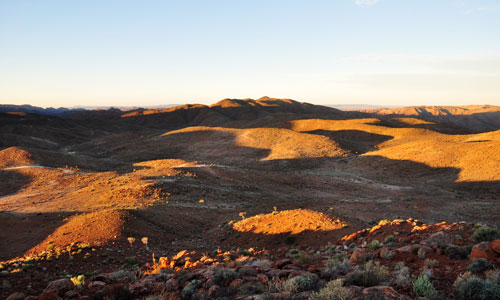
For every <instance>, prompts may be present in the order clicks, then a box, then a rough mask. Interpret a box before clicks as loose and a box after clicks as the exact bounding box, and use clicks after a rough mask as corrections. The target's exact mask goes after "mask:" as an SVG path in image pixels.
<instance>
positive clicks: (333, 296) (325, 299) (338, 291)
mask: <svg viewBox="0 0 500 300" xmlns="http://www.w3.org/2000/svg"><path fill="white" fill-rule="evenodd" d="M353 298H354V293H353V292H352V291H351V290H350V289H348V288H345V287H343V286H342V279H337V280H332V281H330V282H328V284H327V285H326V287H325V288H323V289H321V290H319V291H318V292H313V293H311V295H309V300H351V299H353Z"/></svg>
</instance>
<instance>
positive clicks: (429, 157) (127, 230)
mask: <svg viewBox="0 0 500 300" xmlns="http://www.w3.org/2000/svg"><path fill="white" fill-rule="evenodd" d="M443 109H444V108H432V107H430V108H413V110H411V109H393V110H391V111H389V110H373V111H340V110H336V109H333V108H328V107H324V106H317V105H312V104H307V103H300V102H296V101H293V100H288V99H274V98H268V97H263V98H261V99H258V100H252V99H243V100H236V99H224V100H222V101H220V102H218V103H216V104H214V105H211V106H205V105H183V106H176V107H170V108H160V109H134V110H131V111H126V112H123V111H120V110H117V109H110V110H75V111H71V110H64V111H63V112H61V114H58V115H43V114H35V113H31V112H25V111H10V112H3V113H0V229H1V230H0V272H1V274H0V275H1V277H0V298H1V299H5V298H7V297H8V296H9V295H11V294H12V293H14V292H22V293H23V294H24V296H29V295H30V296H36V297H35V298H32V299H38V295H40V294H42V296H43V297H45V298H43V297H42V296H40V299H42V298H43V299H58V298H57V297H61V298H65V299H81V298H85V297H87V299H136V298H139V299H142V298H144V299H145V298H146V297H153V296H157V297H163V299H181V298H182V299H293V297H298V298H297V299H307V298H308V297H310V296H311V291H313V290H319V289H320V287H321V284H320V283H318V284H317V285H316V287H315V288H309V289H303V290H300V289H296V290H293V289H292V290H289V289H287V288H286V286H285V288H284V290H283V289H281V290H280V289H279V288H277V289H276V291H271V289H267V288H266V287H265V286H270V285H271V284H270V282H271V281H272V280H273V276H274V275H270V274H271V273H272V272H274V271H276V270H278V271H280V272H282V273H279V272H278V273H279V274H278V273H276V274H277V275H276V274H275V275H276V276H277V278H278V279H280V278H281V279H283V280H285V279H292V278H294V276H306V275H304V274H305V273H304V274H303V272H308V273H307V274H316V275H314V276H318V277H319V278H320V280H321V282H323V284H326V282H328V280H329V279H336V278H339V277H342V276H347V278H348V279H349V278H351V277H352V276H351V277H349V276H348V275H346V274H349V272H348V270H347V271H346V272H344V273H345V274H344V273H343V272H341V271H338V270H337V271H338V272H337V271H335V272H337V273H338V274H337V273H335V272H334V273H335V274H330V273H328V274H329V275H328V274H327V275H325V269H324V268H325V263H326V261H332V259H340V258H342V259H343V258H346V259H348V260H349V257H350V263H351V265H352V266H351V267H354V266H357V265H362V263H364V262H365V261H366V257H367V256H366V255H373V256H374V257H375V256H376V257H377V259H376V260H378V261H379V262H381V263H382V264H385V265H386V266H387V267H388V268H390V270H391V272H392V273H391V275H390V276H392V277H394V276H396V275H394V274H395V273H394V272H399V271H398V270H400V269H401V266H399V267H398V268H400V269H395V268H396V263H397V262H400V261H404V262H406V264H407V269H408V273H409V274H408V278H409V281H408V282H403V281H401V282H400V284H396V283H394V282H395V281H390V282H389V283H387V282H386V283H385V284H374V285H373V286H386V287H388V286H392V288H391V289H392V290H387V289H386V290H383V289H379V290H373V291H372V290H368V291H367V290H366V289H367V288H369V286H371V285H364V287H365V288H364V289H361V288H359V286H363V285H360V284H357V283H356V282H357V281H356V280H354V279H353V280H354V281H352V282H351V283H352V284H351V286H354V287H352V288H349V289H348V288H344V289H346V290H348V291H350V292H352V293H353V295H354V296H353V297H357V298H358V299H385V298H375V297H376V296H373V295H378V294H380V295H382V296H380V297H387V298H388V299H401V298H402V297H403V298H404V297H408V298H409V299H413V298H415V297H417V296H422V295H418V292H416V291H415V289H414V288H412V282H414V281H415V280H416V279H417V278H419V274H421V272H423V271H422V268H424V267H425V266H427V265H428V264H431V263H430V261H431V260H434V262H432V264H434V265H433V266H427V267H428V269H432V268H433V267H434V269H435V270H436V271H435V272H434V274H433V275H432V276H429V277H430V278H431V279H432V280H433V282H434V286H435V288H436V289H437V292H438V293H439V295H440V296H439V297H442V298H439V299H447V298H449V299H459V298H460V297H462V296H463V293H462V294H460V295H458V296H457V294H456V292H455V290H454V289H453V283H454V282H455V280H456V279H457V276H458V275H460V274H462V273H463V272H465V271H466V268H467V267H468V265H469V264H470V263H471V261H472V258H478V257H483V256H475V255H472V256H471V257H470V258H469V256H470V253H471V251H472V253H474V250H471V248H472V247H474V246H476V245H477V244H479V242H486V243H488V242H489V241H490V240H491V239H493V240H494V241H496V239H497V238H498V236H495V235H494V236H493V237H492V238H490V239H489V240H479V239H477V238H476V237H475V236H474V232H475V230H477V229H478V228H492V230H494V228H498V227H499V226H500V123H499V120H500V108H499V107H493V106H481V107H479V106H478V107H455V108H450V107H448V108H446V113H445V114H444V113H443ZM424 110H425V112H423V111H424ZM466 111H467V112H466ZM383 220H389V221H383ZM394 220H396V221H394ZM397 220H399V221H397ZM381 221H382V222H381ZM441 222H446V223H441ZM377 224H379V225H380V226H378V225H377ZM425 224H434V225H425ZM375 225H377V226H378V227H377V226H376V227H374V228H375V229H373V232H375V233H374V234H373V235H372V232H371V231H369V230H368V231H361V232H358V231H360V230H363V229H364V228H370V227H372V226H375ZM417 227H418V229H415V228H417ZM395 232H397V234H395ZM389 236H392V240H391V241H385V242H384V240H386V239H387V238H388V237H389ZM436 236H437V237H436ZM457 236H460V238H457ZM473 236H474V237H473ZM375 239H376V240H377V242H380V243H382V245H381V246H380V247H378V246H373V245H372V244H371V243H372V242H373V240H375ZM424 241H426V243H424ZM443 241H445V242H443ZM367 243H368V245H367ZM391 243H393V244H396V245H395V246H394V245H393V246H389V244H391ZM443 243H444V246H443ZM420 244H425V246H419V245H420ZM370 245H372V246H373V247H372V246H370ZM449 245H453V247H457V248H460V247H462V248H460V249H467V251H468V252H467V253H466V254H464V255H462V254H460V255H458V254H457V256H456V257H455V256H453V255H451V256H450V255H448V254H449V251H451V250H447V249H449V248H450V247H451V246H449ZM495 245H496V244H495V243H493V246H489V245H486V246H487V247H490V248H491V247H493V248H494V247H498V246H495ZM404 246H406V247H410V248H411V247H413V248H412V249H411V250H409V251H406V252H405V251H403V250H401V251H395V250H391V249H392V248H391V247H393V248H394V249H396V248H397V249H400V248H402V247H404ZM486 246H484V247H486ZM424 247H425V248H424ZM453 247H451V248H453ZM467 247H469V248H467ZM490 248H488V249H487V250H485V253H486V252H487V253H488V255H486V258H487V259H488V260H489V263H490V267H488V268H490V269H491V268H495V267H496V268H498V266H499V262H500V256H499V254H498V253H500V252H497V254H495V251H496V250H491V249H490ZM380 249H388V250H387V251H386V250H384V251H380ZM420 249H424V250H420ZM495 249H496V248H495ZM183 250H187V252H186V253H187V254H186V253H181V254H179V255H178V257H173V256H175V255H176V254H177V253H178V252H180V251H183ZM413 250H415V251H413ZM192 251H195V252H196V254H194V253H191V254H190V255H189V256H188V257H190V258H189V259H186V256H187V255H188V254H189V253H190V252H192ZM226 251H228V252H226ZM293 251H295V252H293ZM390 251H392V252H394V255H392V254H390V255H388V254H387V255H386V254H384V253H386V252H387V253H392V252H390ZM446 251H448V252H446ZM492 251H493V252H492ZM381 252H384V253H382V254H381ZM476 252H477V251H476ZM360 253H362V254H363V255H364V256H363V259H360V258H359V257H357V256H360ZM422 253H423V254H422ZM446 253H448V254H446ZM153 254H154V257H153ZM202 254H204V255H203V257H202ZM445 254H446V255H445ZM197 255H198V256H199V257H198V256H197ZM422 255H423V257H424V258H422V257H421V256H422ZM426 255H427V256H426ZM495 255H496V256H495ZM160 257H162V259H159V258H160ZM167 257H169V258H170V259H167ZM200 257H201V258H200ZM209 257H210V258H209ZM242 257H244V259H242ZM389 257H391V258H389ZM257 258H258V259H257ZM378 258H380V259H378ZM238 259H240V260H238ZM245 260H250V263H249V264H251V261H260V262H262V261H265V262H266V263H265V264H264V265H265V266H262V265H259V266H257V265H251V266H252V268H253V267H255V270H253V271H252V270H246V271H241V265H240V263H243V262H245ZM179 261H181V263H178V262H179ZM193 261H197V262H202V264H201V263H200V264H198V265H197V264H196V263H193ZM217 262H220V264H219V267H218V268H220V267H221V266H224V268H232V269H231V270H233V269H234V270H237V271H238V272H239V275H238V276H239V277H238V276H236V275H234V276H233V277H234V278H231V280H229V279H227V282H226V281H224V280H225V279H224V280H222V282H219V283H217V284H209V283H207V282H208V281H209V280H211V279H206V278H209V276H208V275H206V274H205V273H203V274H204V275H203V276H205V277H203V276H201V275H200V274H201V273H200V272H198V273H196V272H195V271H192V272H191V271H187V270H196V268H197V266H198V268H200V265H201V266H205V267H206V266H210V265H216V263H217ZM280 262H281V265H280ZM436 262H437V263H438V264H439V267H438V265H436ZM146 263H148V264H149V265H148V266H145V264H146ZM181 265H182V266H181ZM287 265H288V266H292V267H286V266H287ZM246 267H247V269H248V268H250V267H249V266H248V265H246ZM337 267H338V266H337ZM365 267H366V266H365ZM369 267H370V266H368V267H366V268H369ZM259 268H261V269H259ZM266 268H267V269H266ZM332 268H333V267H332ZM250 269H251V268H250ZM162 270H170V271H169V272H164V271H162ZM199 270H205V269H199ZM262 270H265V272H264V271H262ZM361 270H362V267H361ZM394 270H395V271H394ZM120 271H121V272H129V273H128V275H126V276H123V278H122V277H120V278H121V279H123V280H121V281H120V280H115V279H116V278H115V279H110V278H111V277H110V276H111V275H109V274H115V277H116V276H117V275H116V272H120ZM212 271H213V270H212ZM283 271H287V272H284V273H283ZM288 271H290V272H288ZM292 271H293V272H295V273H293V272H292ZM351 271H352V270H351ZM358 271H359V270H358ZM113 272H114V273H113ZM180 272H181V273H182V272H184V273H182V274H186V272H187V273H189V272H191V273H189V274H190V276H191V275H192V277H189V276H188V277H189V278H188V279H185V278H184V279H182V280H181V279H180V277H179V276H180V275H179V274H180ZM245 272H249V273H248V274H243V273H245ZM252 272H253V273H252ZM255 272H256V273H255ZM266 272H267V273H266ZM332 272H333V271H332ZM359 272H360V271H359ZM233 273H234V271H233ZM257 273H258V274H257ZM351 273H352V272H351ZM490 273H491V271H490ZM103 274H108V275H109V276H108V275H103ZM147 274H152V275H150V277H147ZM158 274H160V275H161V274H163V275H162V276H166V277H165V278H163V277H161V278H160V277H158ZM272 274H274V273H272ZM398 274H399V273H398ZM478 274H479V275H478V276H479V277H481V278H484V277H485V276H486V275H484V272H483V273H478ZM491 274H493V273H491ZM78 275H85V283H84V284H81V285H78V284H77V283H75V282H74V281H73V283H72V284H74V285H75V286H76V287H78V288H75V289H73V288H72V287H71V286H70V287H69V288H60V289H55V292H54V290H51V289H47V285H50V284H49V283H50V282H53V281H54V280H61V279H63V280H64V278H76V276H78ZM129 275H130V276H129ZM154 275H156V277H154V278H155V279H154V280H156V281H155V282H156V283H158V282H161V283H162V284H163V285H161V284H159V283H158V284H159V285H155V284H156V283H155V284H151V285H148V284H149V283H145V282H146V281H147V282H149V281H148V280H150V279H148V278H152V277H151V276H154ZM198 275H199V276H198ZM261 275H262V276H261ZM106 276H107V277H106ZM183 276H184V275H183ZM228 276H229V275H228ZM307 276H309V275H307ZM311 276H312V275H311ZM397 276H399V275H397ZM491 276H498V278H500V273H498V272H497V273H496V275H491ZM202 277H203V278H205V279H202ZM229 277H231V276H229ZM229 277H228V278H229ZM246 277H248V278H246ZM250 277H252V278H256V279H255V280H254V279H249V278H250ZM264 277H265V278H264ZM117 278H118V277H117ZM158 278H160V279H158ZM348 279H346V280H347V281H345V282H348V281H349V280H348ZM351 279H352V278H351ZM66 280H67V281H68V280H69V279H66ZM154 280H153V281H154ZM162 280H163V281H162ZM171 280H174V281H175V284H174V283H173V281H171ZM204 280H205V281H204ZM207 280H208V281H207ZM235 280H240V282H239V285H238V283H234V281H235ZM266 280H267V281H266ZM393 280H394V279H393ZM195 281H198V283H193V282H195ZM253 281H259V282H260V283H259V284H260V288H259V289H257V288H256V289H255V290H251V288H250V287H247V288H248V290H245V291H241V289H242V288H241V286H242V285H243V286H245V285H246V284H248V283H249V282H253ZM386 281H389V279H387V280H386ZM95 282H100V283H95ZM168 282H170V283H168ZM345 282H344V283H345ZM167 283H168V284H167ZM275 283H276V282H275ZM197 284H198V285H199V286H197ZM277 284H278V283H276V285H277ZM282 284H283V283H282ZM498 284H500V279H499V282H498ZM498 284H497V285H498ZM233 285H234V286H233ZM82 286H83V287H82ZM158 286H160V287H158ZM214 286H217V287H218V289H219V290H217V288H213V287H214ZM105 287H113V288H108V289H107V290H106V289H105ZM124 287H126V288H124ZM188 287H189V288H193V290H194V291H193V292H192V293H191V292H189V291H188V290H187V288H188ZM393 288H394V289H393ZM210 289H211V291H210ZM231 289H232V290H231ZM499 289H500V287H499ZM44 290H45V293H43V292H44ZM215 290H217V291H215ZM51 293H52V294H51ZM54 293H55V294H54ZM203 293H205V294H203ZM286 293H288V294H286ZM57 294H59V296H57ZM198 294H199V295H198ZM292 294H293V295H292ZM287 295H288V296H287ZM488 295H489V294H488ZM498 295H500V292H499V293H498ZM24 296H23V297H21V296H19V298H11V299H24ZM434 296H435V297H438V296H436V295H434ZM50 297H52V298H50ZM168 297H170V298H168ZM203 297H205V298H203ZM224 297H225V298H224ZM250 297H253V298H250ZM259 297H260V298H259ZM264 297H275V298H264ZM279 297H282V298H279ZM300 297H302V298H300ZM363 297H365V298H363ZM368 297H372V298H368ZM485 297H486V296H485ZM316 299H320V298H316ZM323 299H330V298H323ZM331 299H337V298H331ZM345 299H348V298H345ZM428 299H431V298H430V296H429V297H428ZM471 299H472V298H471ZM481 299H482V298H481ZM485 299H487V298H485ZM491 299H498V298H491Z"/></svg>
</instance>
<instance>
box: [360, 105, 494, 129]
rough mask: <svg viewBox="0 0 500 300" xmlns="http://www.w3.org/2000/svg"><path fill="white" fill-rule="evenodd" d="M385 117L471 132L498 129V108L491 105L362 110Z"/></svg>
mask: <svg viewBox="0 0 500 300" xmlns="http://www.w3.org/2000/svg"><path fill="white" fill-rule="evenodd" d="M363 112H367V113H373V114H376V115H381V116H387V117H391V118H394V117H416V118H419V119H423V120H427V121H433V122H441V123H449V124H454V125H457V126H459V127H463V128H467V129H469V130H471V131H472V132H484V131H495V130H499V129H500V107H499V106H493V105H468V106H410V107H402V108H380V109H370V110H363Z"/></svg>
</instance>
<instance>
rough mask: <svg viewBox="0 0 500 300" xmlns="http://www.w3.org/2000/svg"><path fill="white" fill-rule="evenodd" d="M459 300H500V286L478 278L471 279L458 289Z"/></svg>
mask: <svg viewBox="0 0 500 300" xmlns="http://www.w3.org/2000/svg"><path fill="white" fill-rule="evenodd" d="M458 299H460V300H471V299H474V300H475V299H478V300H499V299H500V285H498V284H493V283H491V282H487V281H484V280H483V279H481V278H477V277H474V278H470V279H468V280H467V281H464V282H463V283H462V284H461V285H460V286H459V287H458Z"/></svg>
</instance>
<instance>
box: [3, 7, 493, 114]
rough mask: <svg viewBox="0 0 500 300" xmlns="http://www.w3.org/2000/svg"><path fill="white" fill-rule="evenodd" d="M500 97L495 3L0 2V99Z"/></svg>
mask: <svg viewBox="0 0 500 300" xmlns="http://www.w3.org/2000/svg"><path fill="white" fill-rule="evenodd" d="M264 95H267V96H271V97H283V98H292V99H296V100H299V101H306V102H311V103H318V104H348V103H363V104H379V105H463V104H494V105H500V1H498V0H475V1H454V0H439V1H437V0H378V1H376V0H357V1H356V0H328V1H315V0H301V1H297V0H280V1H278V0H264V1H260V0H252V1H242V0H227V1H222V0H200V1H190V0H183V1H181V0H179V1H151V0H144V1H139V0H136V1H125V0H117V1H112V0H106V1H101V0H99V1H92V0H71V1H67V0H60V1H50V0H44V1H41V0H38V1H23V0H0V103H4V104H5V103H13V104H24V103H27V104H32V105H38V106H76V105H115V106H117V105H119V106H127V105H157V104H170V103H206V104H209V103H214V102H216V101H218V100H219V99H222V98H247V97H251V98H258V97H261V96H264Z"/></svg>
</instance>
